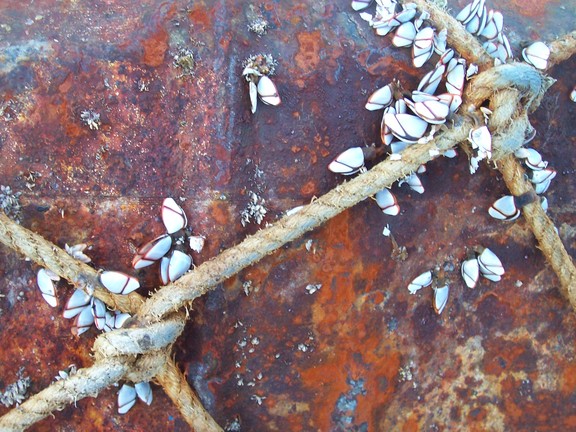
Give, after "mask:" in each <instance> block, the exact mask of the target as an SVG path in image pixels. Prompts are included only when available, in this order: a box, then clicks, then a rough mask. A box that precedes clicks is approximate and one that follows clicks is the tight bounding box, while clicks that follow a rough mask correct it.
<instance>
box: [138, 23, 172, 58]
mask: <svg viewBox="0 0 576 432" xmlns="http://www.w3.org/2000/svg"><path fill="white" fill-rule="evenodd" d="M142 47H143V48H144V55H143V57H142V62H143V63H144V64H145V65H147V66H152V67H158V66H160V65H161V64H162V63H163V62H164V56H165V55H166V51H167V50H168V32H166V30H164V29H163V28H160V29H159V30H158V31H157V32H156V33H154V34H153V35H152V36H151V37H149V38H148V39H146V40H144V41H143V42H142Z"/></svg>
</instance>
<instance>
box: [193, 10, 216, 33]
mask: <svg viewBox="0 0 576 432" xmlns="http://www.w3.org/2000/svg"><path fill="white" fill-rule="evenodd" d="M188 16H189V17H190V21H192V22H193V23H194V24H200V25H201V26H202V27H203V28H204V29H206V28H210V27H212V26H211V23H212V21H213V18H212V17H211V16H210V15H209V14H208V13H207V9H206V7H205V6H202V5H198V6H196V7H194V8H192V9H190V11H189V12H188Z"/></svg>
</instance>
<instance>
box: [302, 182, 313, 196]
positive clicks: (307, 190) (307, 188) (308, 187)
mask: <svg viewBox="0 0 576 432" xmlns="http://www.w3.org/2000/svg"><path fill="white" fill-rule="evenodd" d="M315 190H316V183H314V182H313V181H309V182H308V183H306V184H305V185H304V186H302V187H301V188H300V192H301V193H302V195H311V194H313V193H314V191H315Z"/></svg>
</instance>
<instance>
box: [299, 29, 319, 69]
mask: <svg viewBox="0 0 576 432" xmlns="http://www.w3.org/2000/svg"><path fill="white" fill-rule="evenodd" d="M296 37H297V39H298V46H299V51H298V54H296V55H295V56H294V60H296V65H297V67H298V69H300V70H301V71H303V73H305V74H307V73H310V72H312V71H314V70H315V69H316V68H317V67H318V64H319V63H320V32H319V31H314V32H308V33H307V32H302V33H299V34H298V35H297V36H296Z"/></svg>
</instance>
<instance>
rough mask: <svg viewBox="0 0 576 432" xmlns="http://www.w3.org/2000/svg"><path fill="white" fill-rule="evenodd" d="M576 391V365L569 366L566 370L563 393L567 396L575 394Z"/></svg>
mask: <svg viewBox="0 0 576 432" xmlns="http://www.w3.org/2000/svg"><path fill="white" fill-rule="evenodd" d="M575 389H576V365H574V364H568V365H566V369H564V376H563V379H562V392H563V393H565V394H566V396H568V395H571V394H572V393H574V390H575Z"/></svg>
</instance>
